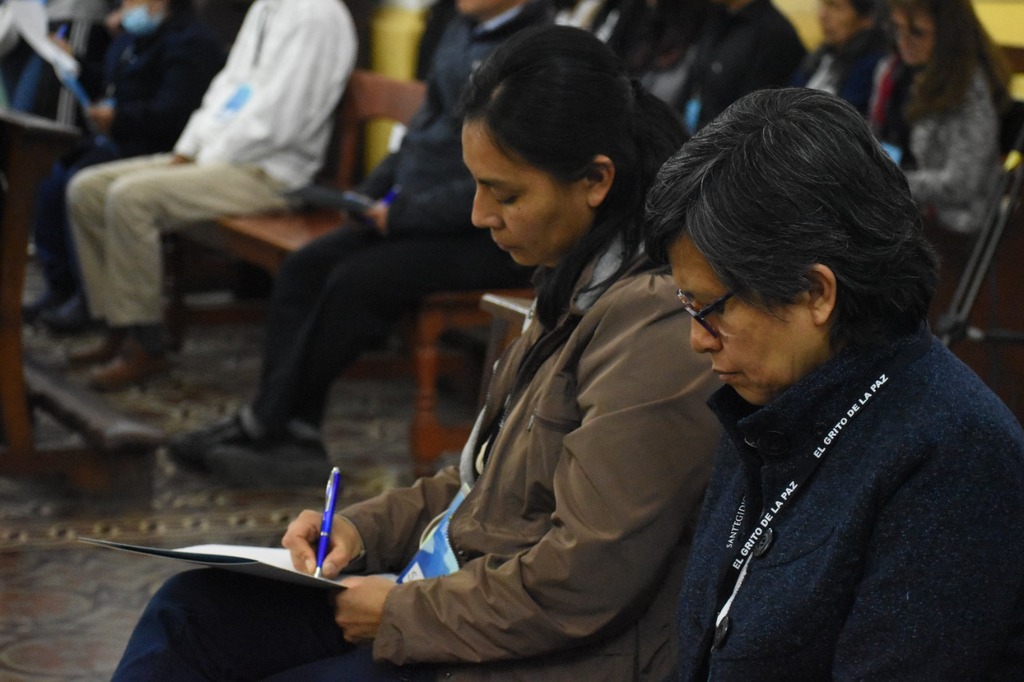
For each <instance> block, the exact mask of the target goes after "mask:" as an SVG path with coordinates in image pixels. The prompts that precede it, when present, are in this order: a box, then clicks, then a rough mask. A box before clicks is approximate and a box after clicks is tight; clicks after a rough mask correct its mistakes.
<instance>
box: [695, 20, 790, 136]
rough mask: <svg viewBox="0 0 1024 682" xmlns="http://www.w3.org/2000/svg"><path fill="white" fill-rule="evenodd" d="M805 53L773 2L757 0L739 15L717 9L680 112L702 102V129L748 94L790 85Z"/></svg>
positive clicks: (698, 126)
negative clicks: (688, 106)
mask: <svg viewBox="0 0 1024 682" xmlns="http://www.w3.org/2000/svg"><path fill="white" fill-rule="evenodd" d="M805 54H806V50H805V49H804V46H803V43H802V42H800V37H799V36H798V35H797V33H796V29H794V28H793V24H791V23H790V22H789V20H788V19H786V17H784V16H783V15H782V13H781V12H779V10H778V9H776V8H775V5H773V4H772V3H771V0H754V1H753V2H752V3H750V4H749V5H747V6H746V7H744V8H742V9H741V10H739V11H738V12H735V13H732V12H729V11H727V10H726V9H724V8H723V7H721V6H720V5H715V6H714V7H713V8H712V11H711V15H710V17H709V18H708V22H707V24H706V25H705V26H704V29H703V36H702V38H701V41H700V43H698V46H697V56H696V59H695V60H694V64H693V66H692V67H691V69H690V75H689V76H688V77H687V79H686V84H685V85H684V86H683V90H682V94H681V98H680V102H679V104H678V109H679V111H685V109H686V107H687V102H688V101H689V100H691V99H699V101H700V116H699V119H698V123H697V128H696V129H700V128H703V127H704V125H705V124H707V122H708V121H710V120H711V119H713V118H714V117H715V116H718V114H720V113H722V111H724V110H725V109H726V107H728V106H729V105H730V104H732V103H733V102H735V101H736V100H738V99H739V98H740V97H742V96H743V95H746V94H748V93H751V92H753V91H755V90H760V89H762V88H772V87H779V86H782V85H785V84H786V83H788V82H789V79H790V77H791V76H792V75H793V72H794V71H796V69H797V67H798V66H799V65H800V61H801V60H802V59H803V58H804V55H805Z"/></svg>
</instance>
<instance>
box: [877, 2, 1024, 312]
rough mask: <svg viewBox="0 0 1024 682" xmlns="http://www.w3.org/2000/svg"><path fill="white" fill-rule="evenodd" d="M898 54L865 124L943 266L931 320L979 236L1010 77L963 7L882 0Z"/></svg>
mask: <svg viewBox="0 0 1024 682" xmlns="http://www.w3.org/2000/svg"><path fill="white" fill-rule="evenodd" d="M888 6H889V12H890V14H889V27H890V30H891V32H892V37H893V39H894V40H895V44H896V52H895V54H893V55H892V57H891V58H890V59H889V60H887V61H886V62H884V63H883V64H882V65H881V66H880V70H879V77H878V79H877V82H876V85H875V91H874V94H873V95H872V103H871V111H870V121H871V124H872V128H873V129H874V131H875V135H876V137H878V138H879V139H880V140H881V141H882V142H883V144H884V145H885V147H886V149H887V150H888V151H889V152H890V154H891V155H892V156H893V158H894V159H895V160H896V161H897V163H898V164H899V165H900V167H901V168H903V171H904V172H905V173H906V176H907V180H908V181H909V182H910V192H911V194H912V195H913V197H914V200H915V201H916V202H917V203H918V206H919V207H920V210H921V213H922V215H923V216H924V218H925V234H926V235H927V236H928V238H929V239H930V240H931V241H932V243H933V244H935V246H936V247H937V248H938V250H939V254H940V256H941V257H942V261H943V264H942V270H941V273H942V277H941V284H940V290H939V293H938V294H937V295H936V297H935V301H934V303H933V311H932V313H933V315H932V318H933V321H935V315H936V314H937V313H938V312H939V311H940V310H942V309H943V307H944V306H945V304H946V302H947V301H948V299H949V298H950V296H951V294H952V291H953V290H954V288H955V284H956V280H957V279H958V277H959V275H960V273H961V272H962V271H963V268H964V265H965V264H966V262H967V259H968V257H969V254H970V250H971V245H972V243H973V235H974V233H976V232H977V231H978V230H979V229H980V228H981V223H982V220H983V219H984V215H985V210H986V207H987V201H988V199H989V194H990V189H991V187H992V183H993V179H994V177H995V175H996V173H998V171H999V132H1000V131H999V126H1000V120H1001V115H1002V113H1003V112H1004V111H1005V109H1006V107H1007V106H1008V104H1009V95H1008V83H1009V80H1010V72H1009V68H1008V67H1007V65H1006V62H1005V59H1004V57H1003V55H1002V53H1001V52H1000V51H999V49H998V48H997V47H996V46H995V45H994V44H993V42H992V40H991V39H990V38H989V36H988V34H987V33H986V31H985V29H984V27H983V26H982V25H981V23H980V22H979V21H978V18H977V16H976V15H975V13H974V7H973V5H972V4H971V2H970V0H888Z"/></svg>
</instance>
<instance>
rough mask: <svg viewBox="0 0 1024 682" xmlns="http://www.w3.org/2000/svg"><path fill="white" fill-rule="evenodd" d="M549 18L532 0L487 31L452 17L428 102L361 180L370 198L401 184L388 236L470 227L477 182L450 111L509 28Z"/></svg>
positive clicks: (541, 0)
mask: <svg viewBox="0 0 1024 682" xmlns="http://www.w3.org/2000/svg"><path fill="white" fill-rule="evenodd" d="M549 19H550V10H549V6H548V4H547V2H546V0H531V2H528V3H527V4H525V5H524V6H523V9H522V10H521V11H520V13H519V14H518V15H517V16H516V17H515V18H513V19H511V20H509V21H508V22H506V23H504V24H502V25H500V26H498V27H496V28H493V29H491V30H488V31H480V30H478V29H477V26H476V24H475V23H473V22H471V21H469V20H468V19H467V18H466V17H464V16H461V15H460V16H457V17H455V18H454V19H452V21H451V23H450V24H449V25H448V28H447V29H446V31H445V33H444V36H443V37H442V38H441V42H440V43H439V44H438V46H437V49H436V51H435V52H434V60H433V64H432V66H431V69H430V75H429V76H428V78H427V94H426V99H425V100H424V102H423V105H422V106H421V107H420V108H419V110H418V111H417V112H416V114H415V116H413V119H412V121H410V122H409V130H408V131H407V132H406V134H405V137H404V138H403V139H402V146H401V147H400V148H399V149H398V151H397V152H395V153H394V154H391V155H390V156H388V157H387V158H385V159H384V160H383V161H382V162H381V163H380V164H379V165H378V166H377V167H376V168H375V169H374V170H373V172H372V173H371V174H370V176H369V177H368V178H367V179H366V181H365V182H364V183H363V191H365V192H366V193H367V194H368V195H369V196H371V197H374V198H380V197H382V196H383V195H384V194H385V193H386V192H387V191H388V190H389V189H391V187H392V186H395V185H397V186H400V187H401V192H400V193H399V195H398V197H397V198H396V199H395V200H394V202H393V203H392V204H391V207H390V209H389V210H388V233H389V234H391V235H394V236H409V235H425V234H430V233H433V234H435V235H443V234H452V233H458V232H472V231H473V230H474V228H473V223H472V221H471V220H470V214H471V213H472V209H473V194H474V193H475V191H476V184H475V182H474V181H473V176H472V175H470V173H469V170H468V169H467V168H466V166H465V164H464V163H463V161H462V120H461V119H459V118H458V117H457V116H456V114H455V109H456V106H457V105H458V102H459V98H460V97H461V95H462V89H463V88H464V87H465V85H466V83H467V82H468V81H469V76H470V75H471V74H472V73H473V71H474V70H475V69H476V67H477V66H479V64H480V62H482V61H483V60H484V58H485V57H487V55H489V54H490V53H491V51H493V50H494V49H495V48H496V47H498V46H499V45H501V44H502V43H503V42H505V40H507V39H508V38H509V37H510V36H511V35H512V34H513V33H515V32H516V31H519V30H521V29H524V28H526V27H528V26H533V25H536V24H540V23H543V22H546V21H548V20H549Z"/></svg>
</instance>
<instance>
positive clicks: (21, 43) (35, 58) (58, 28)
mask: <svg viewBox="0 0 1024 682" xmlns="http://www.w3.org/2000/svg"><path fill="white" fill-rule="evenodd" d="M35 1H37V2H38V1H40V0H35ZM6 4H8V3H5V5H6ZM119 4H120V3H119V2H116V0H48V1H47V2H46V3H45V5H46V20H47V29H48V30H49V32H50V35H51V39H52V40H55V41H56V42H57V43H58V44H60V46H61V47H62V48H63V49H64V50H65V51H66V52H68V53H69V54H70V55H71V56H73V57H74V58H75V59H76V60H77V61H78V64H79V66H80V67H81V71H80V73H79V75H78V79H79V81H81V83H82V85H83V87H85V89H86V90H87V91H88V92H90V93H93V92H98V91H99V90H100V87H101V85H102V82H103V76H104V55H105V54H106V51H107V48H108V47H109V46H110V42H111V40H112V37H113V34H114V33H116V30H115V31H114V32H112V31H110V30H109V27H108V26H107V25H106V24H105V21H104V20H105V19H106V17H107V16H108V15H109V13H111V12H112V11H116V8H117V6H118V5H119ZM5 9H6V7H5V6H0V12H3V11H4V10H5ZM0 54H2V60H0V74H2V77H3V83H4V87H5V89H6V91H7V96H8V99H9V104H10V106H11V108H13V109H16V110H18V111H27V112H29V113H33V114H36V115H38V116H44V117H46V118H53V119H56V120H57V121H60V122H61V123H66V124H68V125H75V124H83V123H84V119H83V118H82V114H81V112H80V111H79V107H78V104H77V102H76V101H75V98H74V96H73V95H72V94H71V92H69V91H68V90H67V89H65V88H63V87H61V83H60V81H59V80H58V78H57V74H56V73H54V70H53V68H52V67H51V66H50V65H49V64H47V63H46V61H45V60H44V59H43V58H42V57H41V56H39V55H37V54H36V53H35V52H34V51H33V50H32V48H31V47H30V46H29V44H28V43H27V42H26V41H25V40H23V39H15V40H13V41H4V43H3V44H2V45H0Z"/></svg>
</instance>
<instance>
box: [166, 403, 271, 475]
mask: <svg viewBox="0 0 1024 682" xmlns="http://www.w3.org/2000/svg"><path fill="white" fill-rule="evenodd" d="M255 444H256V440H255V439H254V438H253V437H252V436H250V435H249V433H248V432H247V431H246V430H245V427H243V426H242V419H241V417H240V416H239V415H237V414H235V415H233V416H231V417H228V418H226V419H222V420H221V421H219V422H215V423H213V424H211V425H210V426H207V427H204V428H202V429H197V430H195V431H189V432H188V433H182V434H179V435H177V436H174V437H173V438H171V441H170V443H168V445H167V452H168V454H170V456H171V459H172V460H174V462H176V463H177V464H178V465H180V466H181V467H183V468H185V469H189V470H191V471H200V472H207V471H209V470H210V468H209V466H208V465H207V461H206V460H207V458H208V456H209V454H210V451H211V450H213V449H214V448H216V447H217V446H220V445H250V446H255Z"/></svg>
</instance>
